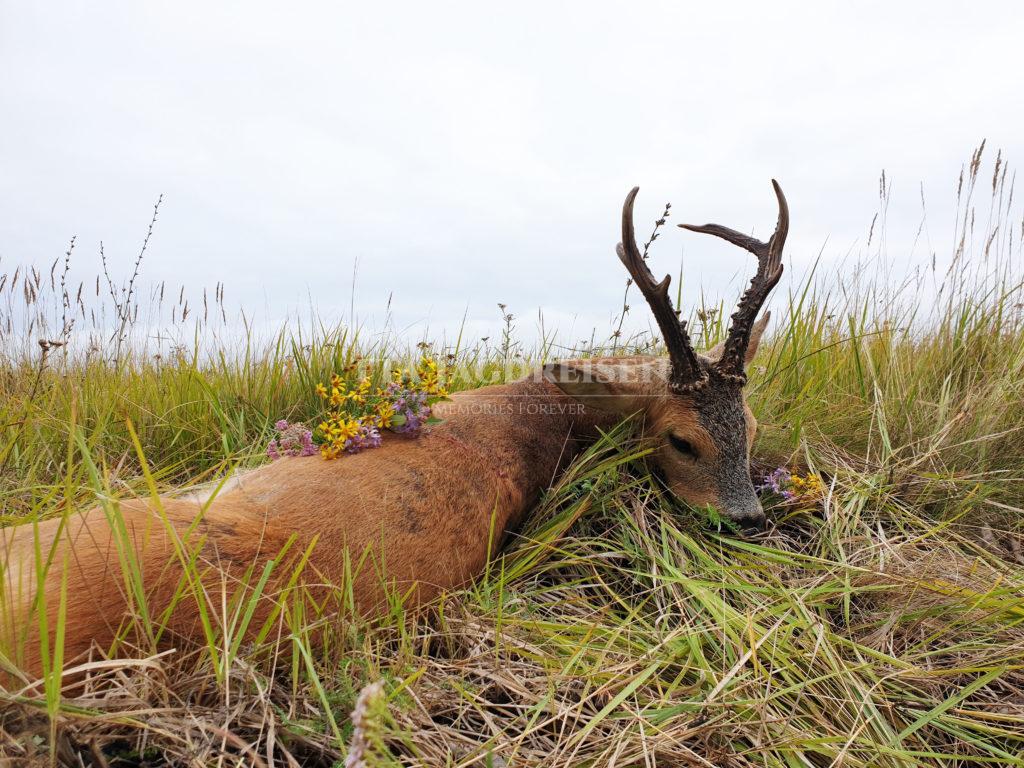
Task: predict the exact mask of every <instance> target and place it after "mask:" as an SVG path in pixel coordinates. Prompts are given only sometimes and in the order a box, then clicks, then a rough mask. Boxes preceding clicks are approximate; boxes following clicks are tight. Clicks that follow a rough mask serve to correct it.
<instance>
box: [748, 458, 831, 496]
mask: <svg viewBox="0 0 1024 768" xmlns="http://www.w3.org/2000/svg"><path fill="white" fill-rule="evenodd" d="M758 490H759V491H768V492H770V493H772V494H775V495H776V496H779V497H781V498H782V499H783V501H785V502H786V503H790V504H818V503H820V502H821V500H822V499H823V498H824V496H825V484H824V483H823V482H822V480H821V476H820V475H818V474H816V473H814V472H808V473H807V474H806V475H801V474H799V473H797V472H791V471H790V470H789V469H787V468H786V467H779V468H778V469H776V470H774V471H773V472H772V473H771V474H770V475H768V476H767V477H765V479H764V482H763V483H762V484H761V485H759V486H758Z"/></svg>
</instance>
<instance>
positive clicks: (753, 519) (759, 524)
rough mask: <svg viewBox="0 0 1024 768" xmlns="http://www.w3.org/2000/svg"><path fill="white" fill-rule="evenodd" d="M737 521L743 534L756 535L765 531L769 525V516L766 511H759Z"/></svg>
mask: <svg viewBox="0 0 1024 768" xmlns="http://www.w3.org/2000/svg"><path fill="white" fill-rule="evenodd" d="M736 522H738V523H739V525H740V533H741V534H742V535H743V536H756V535H757V534H759V533H761V532H762V531H764V529H765V527H766V526H767V525H768V518H767V517H766V516H765V514H764V512H757V513H756V514H753V515H748V516H747V517H744V518H742V519H740V520H737V521H736Z"/></svg>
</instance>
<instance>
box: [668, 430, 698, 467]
mask: <svg viewBox="0 0 1024 768" xmlns="http://www.w3.org/2000/svg"><path fill="white" fill-rule="evenodd" d="M668 441H669V442H670V443H671V444H672V447H673V448H675V449H676V450H677V451H679V453H681V454H683V456H686V457H687V458H690V459H693V460H694V461H696V460H697V459H698V458H700V457H699V456H698V455H697V449H696V448H694V447H693V444H692V443H691V442H690V441H689V440H684V439H683V438H681V437H677V436H675V435H673V434H672V433H669V436H668Z"/></svg>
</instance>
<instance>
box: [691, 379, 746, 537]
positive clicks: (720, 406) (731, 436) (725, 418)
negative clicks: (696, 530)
mask: <svg viewBox="0 0 1024 768" xmlns="http://www.w3.org/2000/svg"><path fill="white" fill-rule="evenodd" d="M695 400H696V402H695V405H696V408H695V410H696V412H697V420H698V422H699V423H700V425H701V426H702V427H703V428H704V429H705V430H707V432H708V434H709V435H710V436H711V438H712V440H713V441H714V443H715V446H716V447H717V449H718V456H717V457H716V458H715V459H714V463H713V469H712V472H713V474H714V477H715V480H716V483H717V485H718V498H719V501H720V503H721V505H722V510H721V511H722V512H723V513H724V514H726V515H728V516H729V517H731V518H734V519H744V518H753V517H756V516H758V515H760V514H761V506H760V503H759V502H758V499H757V495H756V494H755V493H754V486H753V483H752V482H751V480H750V462H749V458H748V454H747V420H746V412H745V410H744V407H743V393H742V391H741V390H740V389H739V387H736V386H729V385H727V384H724V383H722V382H717V381H715V382H712V386H709V387H706V388H705V389H704V390H702V391H700V392H698V393H696V397H695Z"/></svg>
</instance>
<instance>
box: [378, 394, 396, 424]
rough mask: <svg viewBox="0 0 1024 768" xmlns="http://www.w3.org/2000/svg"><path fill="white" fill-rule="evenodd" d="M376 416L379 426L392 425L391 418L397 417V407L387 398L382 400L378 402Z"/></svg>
mask: <svg viewBox="0 0 1024 768" xmlns="http://www.w3.org/2000/svg"><path fill="white" fill-rule="evenodd" d="M374 416H375V417H376V421H377V423H376V425H375V426H378V427H390V426H391V420H392V419H393V418H394V417H395V407H394V406H393V405H392V404H391V403H389V402H388V401H386V400H382V401H381V402H379V403H377V407H376V408H375V409H374Z"/></svg>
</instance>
